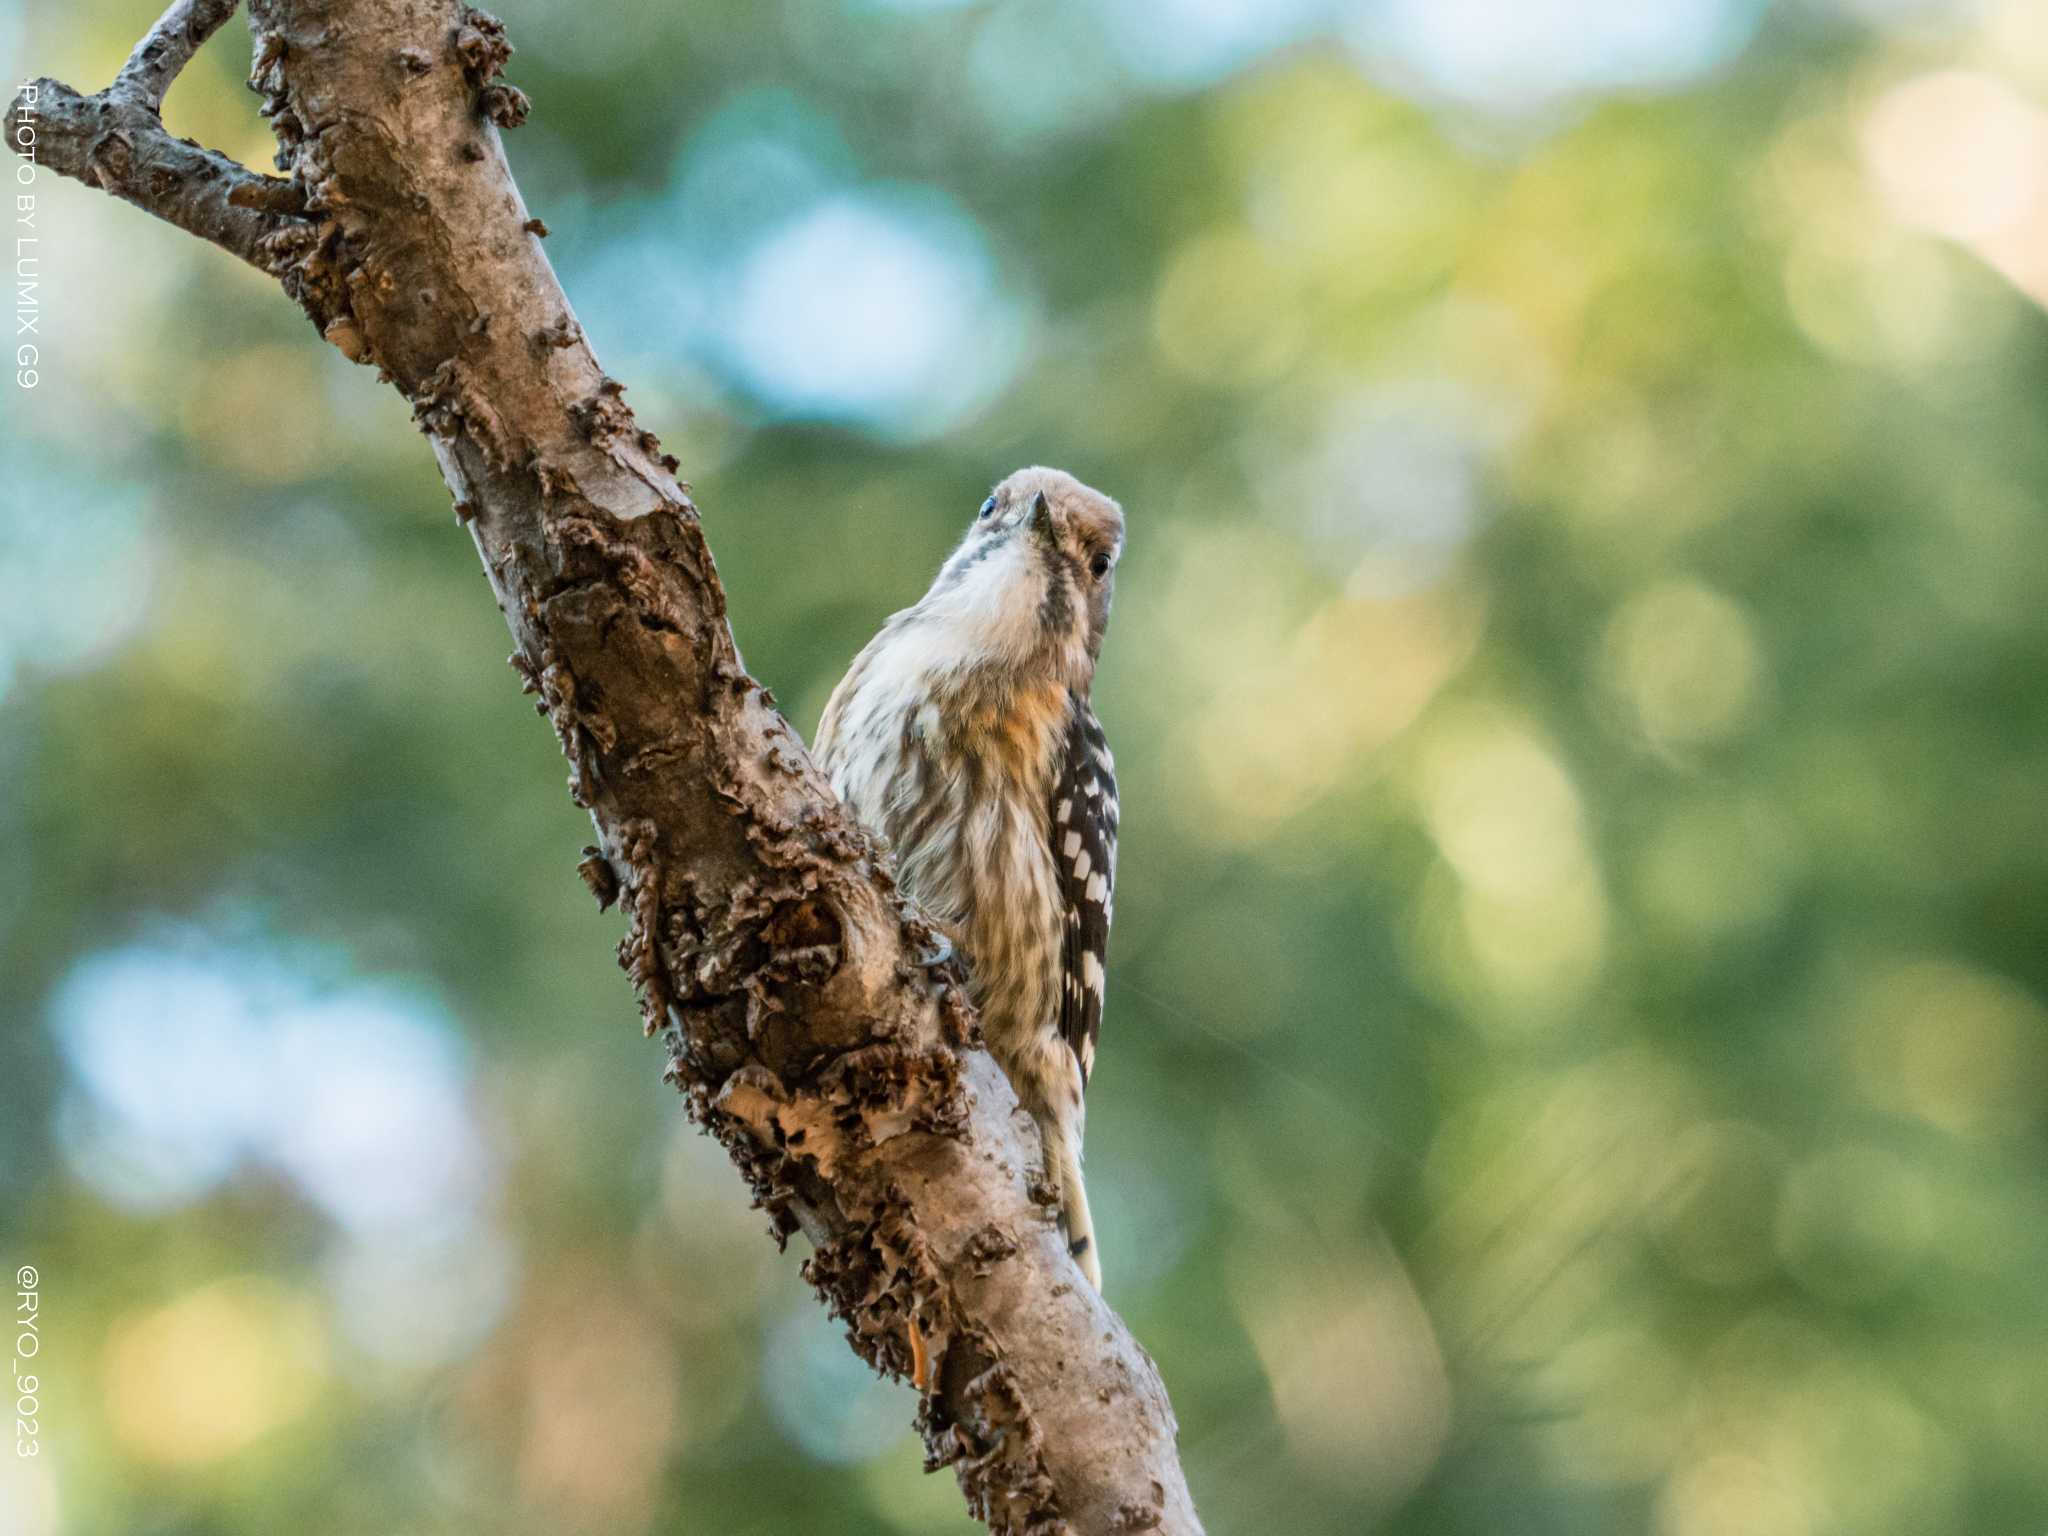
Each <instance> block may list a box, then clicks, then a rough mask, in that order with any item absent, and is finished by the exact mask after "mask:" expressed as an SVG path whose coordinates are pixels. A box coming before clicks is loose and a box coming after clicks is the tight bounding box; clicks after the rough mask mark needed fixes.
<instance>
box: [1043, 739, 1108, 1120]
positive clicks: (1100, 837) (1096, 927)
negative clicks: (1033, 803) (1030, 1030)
mask: <svg viewBox="0 0 2048 1536" xmlns="http://www.w3.org/2000/svg"><path fill="white" fill-rule="evenodd" d="M1116 824H1117V802H1116V764H1115V762H1114V761H1113V760H1112V759H1111V758H1110V755H1109V742H1108V741H1107V740H1106V739H1105V738H1104V737H1103V734H1102V722H1101V721H1100V720H1097V719H1096V718H1095V711H1094V710H1092V709H1090V708H1089V707H1088V701H1087V700H1086V699H1075V700H1074V702H1073V708H1072V711H1071V712H1070V713H1069V715H1068V719H1067V748H1066V759H1065V762H1064V764H1063V766H1062V768H1061V771H1060V776H1059V779H1058V781H1057V783H1056V784H1055V787H1054V789H1053V796H1052V849H1053V861H1054V862H1055V863H1056V864H1057V865H1058V866H1059V872H1060V893H1061V896H1062V897H1063V898H1064V902H1065V906H1066V925H1067V932H1066V948H1065V952H1064V960H1065V963H1064V965H1063V967H1062V970H1063V974H1062V977H1061V985H1060V1034H1061V1035H1062V1036H1063V1037H1064V1038H1065V1040H1066V1042H1067V1044H1068V1045H1070V1046H1072V1047H1073V1050H1074V1054H1075V1055H1076V1056H1077V1057H1079V1058H1080V1061H1081V1081H1082V1083H1083V1084H1084V1085H1085V1084H1086V1083H1087V1081H1088V1074H1089V1073H1090V1072H1092V1071H1093V1070H1094V1068H1095V1042H1096V1039H1097V1038H1098V1037H1099V1036H1100V1035H1101V1033H1102V1003H1103V997H1104V989H1105V986H1106V983H1107V981H1108V969H1107V968H1108V965H1109V918H1110V911H1111V908H1112V904H1113V902H1114V900H1115V888H1116Z"/></svg>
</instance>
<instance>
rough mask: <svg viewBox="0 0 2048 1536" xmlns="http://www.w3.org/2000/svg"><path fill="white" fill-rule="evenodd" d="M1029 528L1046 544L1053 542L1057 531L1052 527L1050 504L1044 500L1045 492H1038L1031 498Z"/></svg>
mask: <svg viewBox="0 0 2048 1536" xmlns="http://www.w3.org/2000/svg"><path fill="white" fill-rule="evenodd" d="M1029 527H1030V529H1031V531H1032V533H1033V534H1035V535H1037V537H1039V538H1041V539H1043V540H1044V541H1045V542H1046V543H1048V544H1050V543H1052V542H1053V539H1054V536H1055V535H1056V534H1057V533H1058V531H1059V530H1058V529H1057V528H1055V527H1054V526H1053V517H1052V503H1051V502H1049V501H1047V500H1046V499H1045V492H1043V491H1040V492H1039V493H1038V494H1037V495H1036V496H1034V497H1032V498H1031V521H1030V524H1029Z"/></svg>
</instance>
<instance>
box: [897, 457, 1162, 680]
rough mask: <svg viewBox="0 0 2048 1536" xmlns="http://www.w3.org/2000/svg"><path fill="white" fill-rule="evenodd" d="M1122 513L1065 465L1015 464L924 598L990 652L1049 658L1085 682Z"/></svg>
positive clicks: (1110, 583)
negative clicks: (1018, 466) (1027, 466)
mask: <svg viewBox="0 0 2048 1536" xmlns="http://www.w3.org/2000/svg"><path fill="white" fill-rule="evenodd" d="M1123 547H1124V514H1123V509H1122V508H1121V507H1119V506H1118V505H1117V504H1116V503H1115V502H1114V501H1112V500H1110V499H1109V497H1107V496H1105V495H1103V494H1102V493H1101V492H1100V491H1097V490H1093V489H1091V488H1089V487H1088V486H1085V485H1083V484H1082V483H1081V482H1080V481H1079V480H1076V479H1075V478H1074V477H1073V476H1072V475H1070V474H1068V473H1067V472H1066V471H1065V470H1059V469H1045V468H1042V467H1038V466H1034V467H1032V468H1030V469H1020V470H1018V471H1017V472H1016V473H1015V474H1013V475H1011V476H1010V477H1009V478H1008V479H1006V480H1004V481H1003V482H1002V483H1001V484H1000V485H998V486H997V487H996V488H995V490H994V491H992V492H991V493H990V494H989V497H988V499H987V500H986V501H984V502H982V504H981V506H980V507H979V508H978V509H976V512H975V515H974V521H973V522H972V523H971V524H970V525H969V526H968V529H967V535H966V537H965V538H963V539H962V540H961V541H960V547H959V548H958V549H956V550H954V551H953V554H952V557H951V558H950V559H948V560H947V561H946V564H945V568H944V569H943V570H941V571H940V572H939V576H938V579H937V580H936V581H935V582H934V583H933V584H932V590H931V592H930V594H928V595H927V597H926V599H925V606H926V607H928V608H930V609H932V610H933V611H934V616H939V615H944V616H946V617H948V618H950V619H952V620H953V622H954V623H955V625H956V626H958V627H962V628H965V629H968V630H971V631H973V633H974V641H973V648H974V649H975V650H977V651H979V652H980V653H981V654H982V655H983V657H984V658H985V659H986V660H989V661H992V662H998V663H1007V664H1009V665H1013V666H1025V665H1029V664H1031V663H1034V662H1049V663H1050V664H1051V665H1052V667H1053V669H1054V670H1055V671H1057V672H1059V673H1060V674H1062V675H1063V677H1064V679H1065V681H1067V682H1068V683H1069V684H1070V685H1072V686H1076V687H1079V688H1083V689H1085V688H1086V687H1087V685H1088V682H1089V680H1090V678H1092V676H1093V675H1094V671H1095V660H1096V658H1097V657H1098V656H1100V655H1101V654H1102V638H1103V635H1104V634H1105V633H1106V632H1107V631H1108V628H1109V603H1110V597H1111V594H1112V593H1113V591H1114V590H1115V586H1116V565H1117V560H1118V558H1119V557H1120V556H1121V555H1122V553H1123Z"/></svg>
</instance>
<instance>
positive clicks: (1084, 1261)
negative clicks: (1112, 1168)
mask: <svg viewBox="0 0 2048 1536" xmlns="http://www.w3.org/2000/svg"><path fill="white" fill-rule="evenodd" d="M1059 1159H1060V1225H1061V1226H1062V1227H1064V1228H1065V1229H1066V1234H1067V1252H1069V1253H1071V1254H1072V1255H1073V1256H1074V1262H1075V1263H1076V1264H1078V1265H1080V1266H1081V1273H1082V1274H1084V1275H1086V1276H1087V1277H1088V1283H1089V1284H1090V1285H1092V1286H1094V1287H1095V1289H1096V1290H1098V1291H1099V1290H1101V1289H1102V1250H1101V1249H1100V1248H1099V1247H1098V1246H1097V1245H1096V1241H1095V1219H1094V1218H1093V1217H1092V1216H1090V1215H1089V1214H1088V1186H1087V1185H1085V1184H1083V1183H1082V1182H1081V1149H1080V1148H1079V1147H1078V1146H1076V1145H1075V1144H1074V1142H1073V1141H1072V1140H1067V1141H1064V1142H1063V1144H1062V1145H1061V1147H1060V1150H1059Z"/></svg>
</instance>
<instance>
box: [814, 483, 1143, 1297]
mask: <svg viewBox="0 0 2048 1536" xmlns="http://www.w3.org/2000/svg"><path fill="white" fill-rule="evenodd" d="M1123 543H1124V515H1123V509H1122V508H1120V507H1119V506H1118V505H1117V504H1116V503H1115V502H1114V501H1112V500H1110V499H1109V497H1107V496H1104V495H1103V494H1102V493H1101V492H1099V491H1095V490H1091V489H1089V488H1088V487H1087V486H1085V485H1083V484H1082V483H1081V482H1080V481H1078V480H1076V479H1075V478H1074V477H1073V476H1072V475H1069V474H1067V473H1065V472H1064V471H1062V470H1057V469H1045V468H1031V469H1020V470H1018V471H1017V472H1016V473H1015V474H1013V475H1011V476H1010V477H1009V478H1008V479H1007V480H1005V481H1003V482H1002V484H1000V485H998V486H997V487H996V488H995V491H994V493H993V494H991V495H990V496H989V498H988V499H987V500H986V501H984V502H983V503H982V504H981V507H980V510H979V511H978V512H977V513H976V514H975V518H974V521H973V523H972V524H971V525H970V526H969V527H968V530H967V535H966V537H965V538H963V539H962V540H961V541H960V546H959V548H957V549H956V550H954V551H953V553H952V555H951V557H950V558H948V559H947V561H946V563H945V565H944V566H943V567H941V569H940V571H939V574H938V576H937V577H936V579H934V580H933V582H932V585H931V590H930V591H928V592H927V593H925V595H924V597H923V598H922V599H921V600H920V601H919V602H918V603H917V605H916V606H915V607H911V608H906V609H904V610H903V611H902V612H901V613H898V614H896V615H895V616H894V617H893V618H891V619H890V620H889V622H888V623H887V624H885V625H883V626H882V631H881V633H880V634H878V635H876V636H875V638H874V639H873V640H871V641H869V642H868V645H867V648H866V649H865V650H863V651H862V652H861V653H860V655H859V656H857V657H856V658H854V662H853V665H852V667H851V668H849V669H848V671H847V674H846V676H845V677H844V678H843V679H842V680H841V681H840V684H839V686H838V687H837V688H835V689H834V690H833V692H832V697H831V699H830V701H829V702H828V703H827V704H826V705H825V715H824V718H823V719H822V720H821V721H820V722H819V725H818V743H817V755H818V761H819V762H820V764H821V765H822V766H823V767H824V769H825V772H826V773H827V774H828V775H829V776H830V777H831V780H832V787H833V788H834V789H835V790H836V791H838V793H839V796H840V798H841V799H843V800H845V801H846V803H847V804H848V805H849V806H851V807H852V808H853V811H854V814H855V815H857V816H859V817H860V818H861V820H862V821H863V822H865V823H866V824H867V826H868V827H869V828H871V829H872V830H874V831H876V832H879V833H880V834H881V835H882V836H883V837H885V838H886V839H888V841H889V843H890V845H891V846H892V847H893V848H894V850H895V854H896V872H897V879H898V881H899V883H900V884H901V886H902V888H903V890H904V891H905V893H906V894H907V895H909V896H910V897H911V899H912V900H914V901H915V902H917V904H918V905H919V906H920V907H921V908H922V909H923V910H924V912H925V913H926V914H927V915H928V916H929V917H930V918H931V919H932V920H933V921H934V922H935V923H937V924H938V926H939V928H940V929H941V930H942V931H943V932H944V933H945V934H946V936H947V937H948V938H949V939H950V940H951V941H952V943H953V945H954V947H955V949H956V950H957V951H958V953H959V954H960V956H961V957H962V959H963V960H964V961H965V962H966V966H967V974H968V989H969V992H970V994H971V995H972V996H973V998H974V1001H975V1004H976V1006H977V1007H978V1008H979V1009H980V1010H981V1023H982V1033H983V1036H984V1037H985V1038H986V1039H987V1041H988V1046H989V1049H990V1051H991V1052H993V1053H994V1055H995V1058H996V1060H997V1061H998V1062H1000V1063H1001V1064H1002V1068H1003V1070H1004V1072H1005V1073H1007V1074H1008V1076H1009V1079H1010V1085H1011V1086H1012V1087H1013V1088H1015V1089H1016V1091H1017V1097H1018V1099H1019V1100H1020V1101H1021V1102H1022V1103H1023V1105H1024V1108H1025V1109H1026V1110H1028V1111H1029V1112H1030V1114H1031V1117H1032V1119H1033V1120H1035V1121H1036V1122H1037V1123H1038V1129H1039V1134H1040V1136H1041V1138H1042V1139H1043V1141H1044V1144H1045V1164H1044V1173H1045V1180H1046V1182H1047V1184H1049V1185H1050V1186H1051V1187H1052V1188H1053V1189H1054V1190H1055V1191H1056V1192H1057V1195H1058V1209H1059V1212H1060V1223H1061V1226H1062V1227H1063V1229H1064V1231H1065V1235H1066V1239H1067V1246H1068V1251H1069V1252H1071V1253H1072V1254H1073V1256H1074V1258H1075V1260H1076V1262H1077V1263H1079V1264H1080V1266H1081V1270H1082V1272H1083V1273H1084V1274H1085V1275H1087V1277H1088V1280H1089V1283H1090V1284H1092V1285H1094V1287H1095V1288H1096V1289H1097V1290H1100V1289H1101V1288H1102V1264H1101V1255H1100V1251H1099V1249H1098V1246H1097V1244H1096V1241H1095V1228H1094V1224H1093V1222H1092V1221H1091V1220H1090V1219H1089V1215H1088V1192H1087V1190H1086V1188H1085V1187H1084V1186H1083V1184H1082V1182H1081V1131H1082V1124H1083V1111H1082V1102H1081V1100H1082V1094H1083V1092H1084V1091H1085V1090H1086V1088H1087V1085H1088V1074H1089V1072H1090V1071H1091V1070H1092V1069H1093V1067H1094V1065H1095V1041H1096V1037H1097V1035H1098V1034H1099V1033H1100V1031H1101V1027H1102V1004H1103V996H1104V987H1105V983H1106V969H1105V966H1106V962H1107V960H1108V942H1109V919H1110V902H1111V893H1112V891H1113V888H1114V886H1115V882H1116V831H1117V814H1118V807H1117V798H1116V772H1115V764H1114V763H1113V762H1112V761H1111V759H1110V754H1109V743H1108V742H1107V741H1106V740H1105V739H1104V737H1103V734H1102V724H1101V722H1100V721H1098V720H1097V719H1096V718H1095V711H1094V710H1093V709H1092V708H1091V707H1090V706H1089V702H1088V692H1089V686H1090V684H1091V683H1093V681H1094V678H1095V663H1096V660H1097V658H1098V657H1099V656H1100V655H1101V654H1102V639H1103V634H1104V631H1105V630H1106V629H1107V628H1108V625H1109V602H1110V594H1111V591H1112V588H1113V586H1114V584H1115V580H1116V565H1117V559H1118V557H1119V556H1120V555H1121V554H1122V553H1123Z"/></svg>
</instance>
